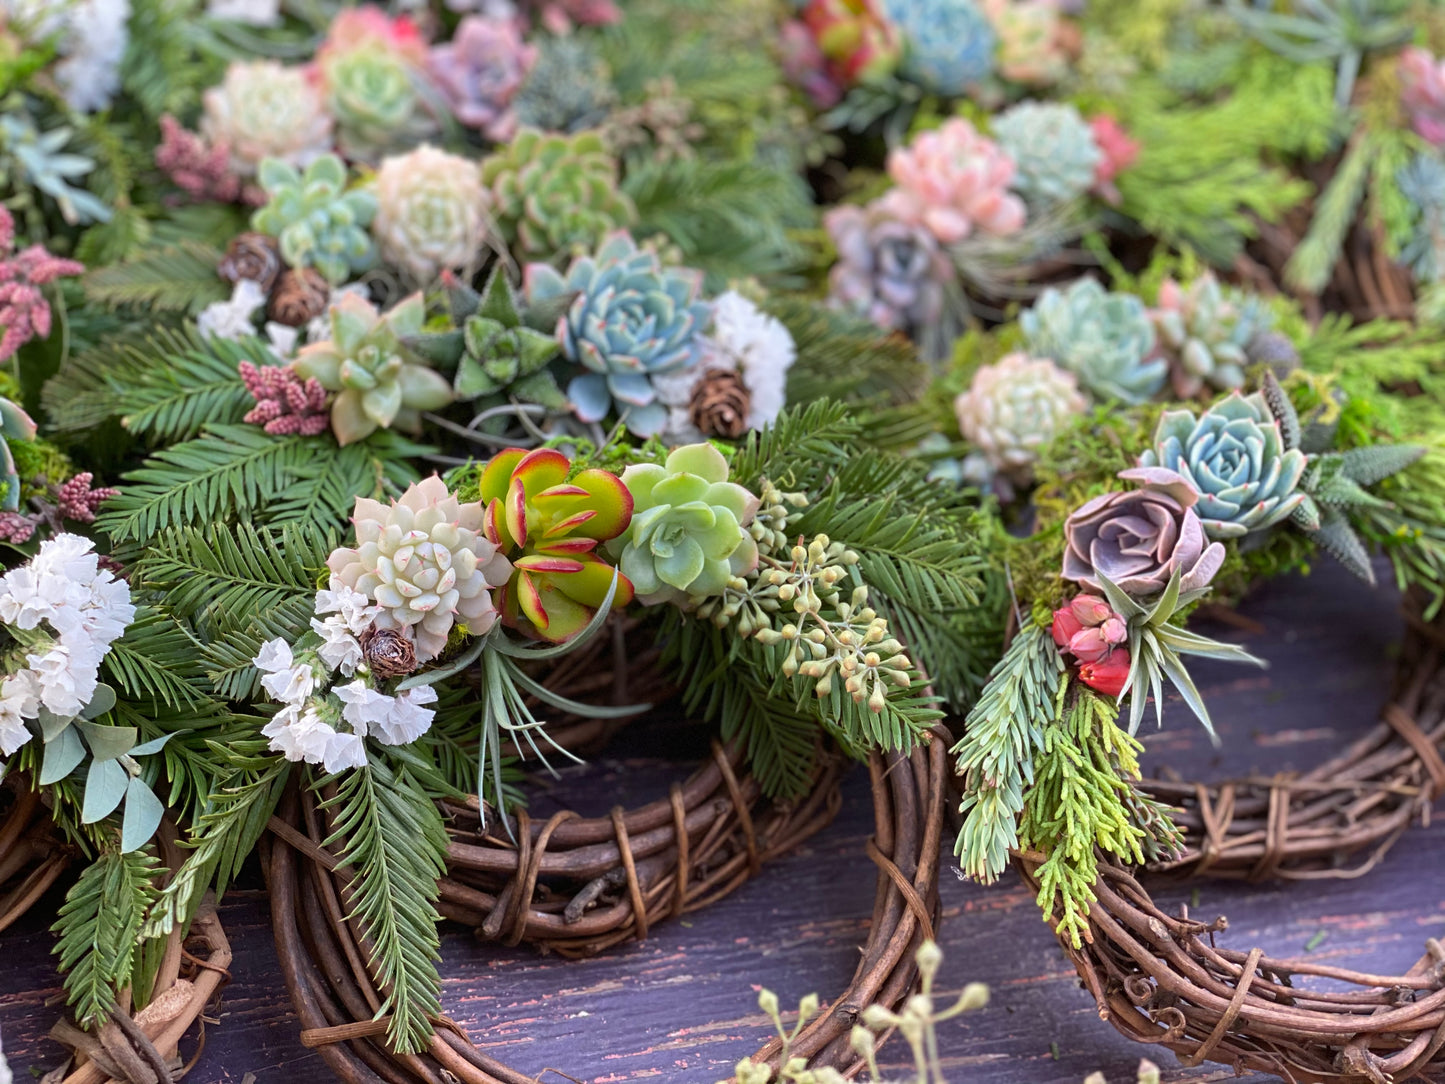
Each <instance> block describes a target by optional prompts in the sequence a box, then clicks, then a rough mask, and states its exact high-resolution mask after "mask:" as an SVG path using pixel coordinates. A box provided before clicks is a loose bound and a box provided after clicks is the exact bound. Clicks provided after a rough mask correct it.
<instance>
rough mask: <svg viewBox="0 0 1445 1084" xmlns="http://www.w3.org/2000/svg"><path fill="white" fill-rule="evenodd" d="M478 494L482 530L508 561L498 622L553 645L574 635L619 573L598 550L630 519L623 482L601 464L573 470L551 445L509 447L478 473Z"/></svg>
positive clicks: (617, 598) (621, 581) (624, 590)
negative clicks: (528, 448) (483, 513)
mask: <svg viewBox="0 0 1445 1084" xmlns="http://www.w3.org/2000/svg"><path fill="white" fill-rule="evenodd" d="M569 475H570V477H569ZM479 492H480V495H481V500H482V503H483V504H484V505H485V506H486V517H485V520H484V526H483V529H484V530H485V532H486V536H487V538H488V539H490V540H491V541H492V542H494V543H495V544H496V546H497V549H498V552H500V553H504V554H507V555H509V556H510V558H511V561H512V572H511V576H510V578H509V579H508V580H507V582H506V586H505V587H504V588H502V590H500V591H499V592H498V606H499V608H500V609H501V611H502V618H503V621H504V622H505V623H506V624H507V625H509V626H512V627H518V628H521V629H523V630H524V631H526V632H528V633H531V634H533V635H535V636H537V637H540V638H541V639H544V640H550V641H552V642H553V643H561V642H562V641H564V640H568V639H570V638H571V637H573V636H575V635H576V634H577V633H579V632H580V631H582V629H584V628H585V627H586V626H587V623H588V622H589V621H591V620H592V618H593V616H594V615H595V614H596V612H597V608H598V607H599V606H601V605H602V603H603V602H604V601H605V600H606V598H607V592H608V591H609V590H610V589H611V587H612V581H613V578H614V576H615V575H616V571H615V569H614V568H613V567H612V565H610V564H608V563H607V562H606V561H604V560H603V559H602V558H601V557H599V556H598V554H597V548H598V546H599V545H600V544H601V543H603V542H607V541H609V540H611V539H614V538H616V537H618V536H619V535H621V534H622V533H623V532H624V531H625V530H626V529H627V526H628V524H629V523H630V522H631V520H632V510H633V503H632V495H631V494H630V493H629V492H628V490H627V487H626V486H624V485H623V484H622V482H621V481H620V480H619V479H618V477H617V476H616V475H615V474H611V473H609V472H608V471H605V470H598V469H596V468H589V469H587V470H581V471H577V472H576V473H575V474H574V473H572V463H571V461H570V460H568V458H567V457H566V456H565V455H563V454H562V453H561V452H559V451H556V450H555V449H552V448H537V449H535V450H533V451H530V452H527V451H524V450H522V449H521V448H508V449H507V450H505V451H503V452H499V453H498V454H497V455H495V456H493V457H492V460H491V462H489V463H488V464H487V466H486V469H485V470H483V471H482V475H481V480H480V482H479ZM616 579H617V591H616V593H615V595H614V596H613V600H612V602H613V605H614V606H626V605H627V604H628V603H629V602H631V601H632V594H633V590H632V584H631V582H630V581H629V580H628V578H627V577H626V576H625V575H621V576H616Z"/></svg>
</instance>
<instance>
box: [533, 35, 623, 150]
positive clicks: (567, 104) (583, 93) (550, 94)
mask: <svg viewBox="0 0 1445 1084" xmlns="http://www.w3.org/2000/svg"><path fill="white" fill-rule="evenodd" d="M616 98H617V91H616V89H615V88H614V87H613V85H612V76H611V74H610V73H609V72H608V70H607V65H606V64H604V63H603V62H602V60H601V58H600V57H598V56H597V54H596V53H595V52H594V51H593V50H592V49H591V47H589V46H588V45H587V43H586V41H585V40H583V39H582V38H580V37H578V36H576V35H572V36H569V37H565V38H557V37H551V36H548V37H547V38H545V39H543V41H542V44H541V45H540V46H539V47H538V49H537V57H536V60H535V62H534V63H533V65H532V70H531V71H529V72H528V73H527V77H526V79H524V80H523V81H522V85H521V87H520V88H519V89H518V90H517V94H516V97H515V98H513V99H512V110H513V112H514V113H515V114H516V116H517V121H518V122H519V123H521V124H523V125H526V126H527V127H529V128H540V129H541V130H542V131H544V132H576V131H580V130H581V129H583V128H594V127H596V126H597V125H598V124H600V123H601V122H602V120H603V118H604V117H605V116H606V115H607V110H608V109H609V108H610V107H611V106H612V103H613V102H614V101H615V100H616Z"/></svg>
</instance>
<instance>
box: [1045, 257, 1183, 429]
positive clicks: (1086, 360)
mask: <svg viewBox="0 0 1445 1084" xmlns="http://www.w3.org/2000/svg"><path fill="white" fill-rule="evenodd" d="M1019 326H1020V327H1022V328H1023V332H1024V335H1025V337H1026V339H1027V340H1028V346H1029V353H1030V354H1032V355H1034V356H1035V357H1047V358H1052V359H1053V360H1054V361H1056V362H1057V363H1058V364H1059V365H1061V366H1063V367H1064V368H1065V369H1068V370H1069V371H1070V372H1072V373H1075V374H1077V375H1078V377H1079V380H1080V381H1081V382H1082V383H1083V385H1084V386H1085V387H1086V388H1088V389H1089V391H1091V392H1093V393H1094V394H1095V395H1098V396H1100V397H1102V398H1107V399H1117V400H1119V401H1120V402H1123V403H1128V404H1130V405H1137V404H1139V403H1144V402H1147V401H1148V400H1150V399H1152V398H1153V397H1154V396H1155V395H1157V394H1158V392H1159V390H1160V389H1161V388H1162V387H1163V386H1164V377H1165V375H1166V374H1167V372H1168V368H1169V366H1168V364H1167V363H1166V362H1165V361H1164V360H1163V359H1162V358H1157V357H1153V356H1152V355H1153V353H1154V343H1155V339H1154V325H1153V324H1151V323H1150V321H1149V313H1148V312H1147V311H1146V310H1145V308H1144V303H1143V302H1142V301H1140V300H1139V299H1138V298H1137V297H1135V296H1134V295H1133V294H1122V293H1110V292H1109V291H1107V290H1105V289H1104V287H1102V286H1101V285H1099V283H1098V282H1096V281H1095V280H1094V279H1079V280H1077V281H1076V282H1074V283H1072V284H1071V285H1070V286H1069V287H1068V289H1066V290H1059V289H1058V288H1056V287H1052V286H1051V287H1049V288H1048V289H1046V290H1045V291H1044V292H1043V293H1042V294H1040V295H1039V299H1038V300H1037V301H1036V302H1035V303H1034V305H1033V307H1032V308H1030V309H1027V310H1025V311H1024V312H1023V314H1022V315H1020V317H1019Z"/></svg>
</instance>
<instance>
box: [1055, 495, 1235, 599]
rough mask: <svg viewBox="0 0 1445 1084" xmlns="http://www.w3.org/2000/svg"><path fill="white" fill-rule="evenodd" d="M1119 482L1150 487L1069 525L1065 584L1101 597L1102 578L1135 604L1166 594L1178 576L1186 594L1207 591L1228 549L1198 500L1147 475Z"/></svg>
mask: <svg viewBox="0 0 1445 1084" xmlns="http://www.w3.org/2000/svg"><path fill="white" fill-rule="evenodd" d="M1119 477H1120V478H1123V479H1125V480H1126V481H1140V482H1143V483H1144V484H1143V485H1141V486H1140V488H1138V489H1131V490H1126V491H1124V492H1119V493H1105V494H1103V495H1102V496H1099V497H1095V498H1094V499H1093V500H1091V501H1089V502H1088V503H1087V504H1085V505H1084V506H1083V507H1082V508H1079V509H1078V510H1077V511H1075V512H1074V513H1073V514H1072V515H1070V516H1069V518H1068V520H1067V521H1066V522H1065V524H1064V536H1065V548H1064V568H1063V577H1064V579H1066V580H1072V581H1073V582H1075V583H1079V584H1083V585H1084V586H1085V587H1088V588H1089V589H1091V590H1094V591H1102V590H1103V584H1102V582H1101V581H1100V579H1099V577H1100V575H1103V576H1106V577H1108V579H1109V580H1111V581H1112V582H1113V583H1114V584H1115V585H1116V586H1117V587H1118V588H1119V589H1120V590H1122V591H1124V592H1126V593H1127V594H1129V595H1133V596H1136V597H1146V596H1149V595H1154V594H1157V593H1158V592H1160V591H1162V590H1164V588H1165V587H1166V586H1167V585H1168V583H1169V580H1170V577H1172V576H1173V575H1174V573H1175V572H1178V573H1179V575H1180V584H1179V586H1180V590H1181V591H1193V590H1196V589H1198V588H1201V587H1204V586H1206V585H1208V583H1209V581H1210V580H1212V579H1213V578H1214V574H1215V573H1216V572H1218V571H1219V567H1220V565H1222V564H1223V563H1224V545H1223V544H1222V543H1220V542H1210V541H1209V539H1208V538H1207V537H1206V536H1205V533H1204V524H1203V523H1202V522H1200V519H1199V516H1198V514H1197V513H1196V512H1195V511H1194V505H1195V504H1196V503H1197V502H1198V500H1199V494H1198V493H1196V492H1195V490H1194V489H1193V487H1192V486H1190V485H1189V484H1188V483H1187V482H1185V481H1183V480H1182V479H1180V480H1179V481H1177V482H1173V483H1163V484H1161V483H1159V482H1156V481H1151V480H1150V479H1151V477H1152V476H1151V473H1150V472H1149V471H1148V470H1147V469H1144V468H1140V469H1135V470H1126V471H1121V472H1120V474H1119Z"/></svg>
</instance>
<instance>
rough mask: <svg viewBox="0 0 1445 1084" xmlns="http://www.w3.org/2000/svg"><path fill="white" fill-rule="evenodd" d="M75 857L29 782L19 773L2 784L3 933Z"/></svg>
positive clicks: (0, 885) (0, 890)
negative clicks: (72, 856) (72, 857)
mask: <svg viewBox="0 0 1445 1084" xmlns="http://www.w3.org/2000/svg"><path fill="white" fill-rule="evenodd" d="M70 857H71V855H70V849H69V848H68V847H66V846H65V844H64V842H63V841H62V840H61V838H60V834H59V833H58V832H57V831H56V830H55V825H54V824H53V823H52V822H51V820H50V814H49V812H48V811H47V810H46V808H45V804H44V803H43V802H42V801H41V800H40V795H39V794H37V793H36V792H35V791H34V790H32V789H31V787H30V781H29V779H27V778H26V777H24V776H21V775H19V774H18V773H17V774H16V775H15V776H13V777H11V778H8V779H6V780H5V782H4V783H3V784H0V930H3V929H5V928H6V927H7V926H9V925H11V924H12V923H13V922H15V921H16V920H17V919H19V918H20V916H21V915H23V914H25V912H26V911H28V910H29V909H30V906H31V904H33V903H34V902H35V901H36V900H38V899H39V898H40V897H41V896H42V895H44V894H45V891H46V889H48V888H49V887H50V886H51V885H53V884H54V883H55V880H56V878H57V877H59V876H60V874H61V873H62V872H63V871H64V870H65V867H66V866H67V865H69V864H70Z"/></svg>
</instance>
